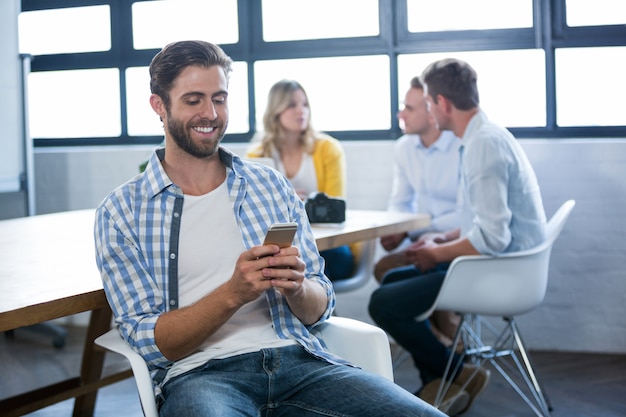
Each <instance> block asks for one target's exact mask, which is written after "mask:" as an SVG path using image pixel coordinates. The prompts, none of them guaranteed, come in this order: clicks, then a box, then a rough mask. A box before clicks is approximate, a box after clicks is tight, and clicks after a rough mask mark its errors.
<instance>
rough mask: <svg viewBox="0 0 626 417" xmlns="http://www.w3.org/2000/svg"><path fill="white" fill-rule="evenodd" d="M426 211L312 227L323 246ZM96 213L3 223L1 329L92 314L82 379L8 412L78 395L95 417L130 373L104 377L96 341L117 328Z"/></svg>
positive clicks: (78, 412) (407, 226) (369, 234)
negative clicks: (99, 399) (105, 391)
mask: <svg viewBox="0 0 626 417" xmlns="http://www.w3.org/2000/svg"><path fill="white" fill-rule="evenodd" d="M429 221H430V219H429V217H428V216H426V215H414V214H406V213H388V212H385V211H367V210H348V212H347V214H346V222H345V223H342V224H325V225H321V224H317V225H314V227H313V232H314V234H315V237H316V242H317V245H318V248H319V249H320V250H326V249H330V248H333V247H337V246H341V245H346V244H350V243H354V242H359V241H363V240H369V239H375V238H378V237H380V236H384V235H387V234H392V233H399V232H405V231H408V230H412V229H416V228H419V227H424V226H427V225H428V223H429ZM93 223H94V210H92V209H89V210H77V211H69V212H63V213H54V214H45V215H38V216H32V217H25V218H19V219H12V220H3V221H0V265H2V267H0V331H6V330H12V329H16V328H18V327H24V326H29V325H32V324H37V323H42V322H45V321H48V320H52V319H56V318H59V317H65V316H69V315H73V314H76V313H81V312H84V311H91V317H90V322H89V328H88V331H87V337H86V340H85V346H84V350H83V358H82V364H81V370H80V375H79V376H78V377H75V378H72V379H69V380H67V381H63V382H60V383H57V384H53V385H50V386H47V387H44V388H41V389H37V390H34V391H30V392H28V393H24V394H21V395H19V396H15V397H11V398H7V399H2V400H0V410H2V413H3V415H22V414H25V413H29V412H32V411H35V410H38V409H40V408H43V407H46V406H48V405H51V404H54V403H57V402H60V401H64V400H67V399H70V398H74V397H76V402H75V405H74V414H73V415H74V416H75V417H78V416H91V415H92V414H93V409H94V405H95V399H96V395H97V390H98V389H99V388H101V387H103V386H105V385H109V384H112V383H114V382H118V381H120V380H122V379H125V378H127V377H129V376H131V373H130V370H128V371H124V372H121V373H117V374H114V375H110V376H107V377H105V378H101V372H102V365H103V362H104V352H102V351H101V350H99V349H97V348H96V347H95V346H94V344H93V340H94V339H95V338H96V337H98V336H99V335H101V334H103V333H104V332H106V331H108V330H109V329H110V326H111V310H110V308H109V305H108V303H107V301H106V297H105V295H104V290H103V288H102V281H101V279H100V274H99V272H98V269H97V267H96V263H95V253H94V238H93Z"/></svg>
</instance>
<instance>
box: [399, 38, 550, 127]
mask: <svg viewBox="0 0 626 417" xmlns="http://www.w3.org/2000/svg"><path fill="white" fill-rule="evenodd" d="M448 57H453V58H458V59H462V60H464V61H467V62H468V63H469V64H470V65H471V66H472V67H473V68H474V69H475V70H476V72H477V73H478V91H479V94H480V107H481V108H482V109H483V110H484V111H485V112H486V113H487V115H488V116H489V117H490V118H491V119H492V120H493V121H495V122H496V123H499V124H502V125H504V126H507V127H541V126H545V125H546V99H545V95H546V80H545V60H544V54H543V51H542V50H540V49H530V50H511V51H475V52H456V53H453V54H452V53H436V54H412V55H400V56H399V57H398V87H399V89H400V91H399V96H398V97H400V99H401V100H402V99H403V98H404V95H405V93H406V90H407V89H408V88H409V81H410V80H411V78H412V77H414V76H416V75H421V74H422V71H423V70H424V68H426V66H427V65H428V64H430V63H431V62H434V61H436V60H439V59H442V58H448Z"/></svg>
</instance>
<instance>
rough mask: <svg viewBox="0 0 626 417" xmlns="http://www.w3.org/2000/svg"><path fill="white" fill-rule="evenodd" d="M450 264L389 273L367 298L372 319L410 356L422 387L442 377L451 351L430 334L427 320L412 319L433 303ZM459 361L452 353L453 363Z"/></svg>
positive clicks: (403, 268)
mask: <svg viewBox="0 0 626 417" xmlns="http://www.w3.org/2000/svg"><path fill="white" fill-rule="evenodd" d="M448 266H449V264H447V263H446V264H441V265H438V266H437V268H435V269H432V270H430V271H428V272H427V273H422V272H420V270H419V269H417V268H415V267H414V266H406V267H400V268H395V269H392V270H390V271H389V272H388V273H387V274H385V276H384V277H383V281H382V284H381V286H380V287H379V288H377V289H376V290H375V291H374V292H373V293H372V297H371V298H370V303H369V307H368V308H369V313H370V316H371V317H372V319H374V321H375V322H376V324H378V325H379V326H380V327H381V328H382V329H384V330H385V331H386V332H387V333H388V334H389V335H391V337H393V338H394V340H395V341H396V342H397V343H398V344H400V346H402V347H403V348H404V349H406V350H407V351H408V352H409V353H410V354H411V356H412V358H413V362H414V363H415V366H416V367H417V368H418V369H419V371H420V377H421V379H422V383H423V384H424V385H426V384H428V383H429V382H430V381H432V380H434V379H436V378H441V377H442V376H443V373H444V371H445V369H446V363H447V361H448V357H449V355H450V349H449V348H447V347H446V346H444V345H443V344H442V343H441V342H440V341H439V340H438V339H437V337H436V336H435V335H434V334H433V332H432V331H431V328H430V323H429V321H428V320H424V321H416V320H415V317H417V316H419V315H420V314H422V313H423V312H425V311H426V310H428V309H429V308H430V307H431V306H432V304H433V303H434V302H435V298H436V297H437V294H438V293H439V290H440V289H441V284H442V283H443V279H444V278H445V276H446V270H447V268H448ZM458 360H459V357H458V355H456V354H455V363H454V364H453V366H454V365H455V364H456V361H458Z"/></svg>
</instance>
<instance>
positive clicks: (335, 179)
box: [246, 135, 346, 198]
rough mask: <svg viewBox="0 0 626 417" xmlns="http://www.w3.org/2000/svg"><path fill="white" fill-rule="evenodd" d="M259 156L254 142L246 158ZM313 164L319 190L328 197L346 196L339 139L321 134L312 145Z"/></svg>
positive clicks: (258, 148) (257, 145)
mask: <svg viewBox="0 0 626 417" xmlns="http://www.w3.org/2000/svg"><path fill="white" fill-rule="evenodd" d="M260 156H261V145H260V143H256V144H255V145H254V146H253V147H252V148H251V149H249V150H248V152H247V153H246V158H255V157H256V158H258V157H260ZM312 157H313V165H314V166H315V175H316V176H317V188H318V190H317V191H319V192H321V193H325V194H326V195H328V196H329V197H342V198H345V197H346V157H345V154H344V152H343V147H342V146H341V143H339V141H338V140H337V139H335V138H333V137H331V136H328V135H323V136H320V137H319V138H316V139H315V143H314V145H313V155H312Z"/></svg>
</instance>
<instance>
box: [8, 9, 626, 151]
mask: <svg viewBox="0 0 626 417" xmlns="http://www.w3.org/2000/svg"><path fill="white" fill-rule="evenodd" d="M625 5H626V2H624V1H621V0H594V1H593V2H590V1H588V0H506V1H502V0H438V1H426V0H395V1H389V0H298V1H293V0H160V1H154V0H136V1H132V0H63V1H62V2H51V1H49V0H22V13H21V14H20V16H19V45H20V52H21V53H23V54H25V56H27V57H30V68H31V73H30V75H29V79H28V87H29V94H28V103H29V121H30V132H31V134H32V136H33V137H34V139H35V146H59V145H64V146H65V145H95V144H98V145H107V144H139V143H159V142H160V141H161V140H162V134H163V132H162V126H161V123H160V121H159V119H158V117H157V116H156V115H155V114H154V113H153V112H152V109H151V108H150V105H149V101H148V97H149V87H148V72H147V66H148V64H149V63H150V60H151V58H152V57H153V56H154V54H155V53H156V52H158V50H159V49H160V48H161V47H162V46H164V45H165V44H167V43H169V42H171V41H175V40H180V39H206V40H209V41H211V42H214V43H217V44H220V45H221V46H222V47H223V48H224V50H225V51H226V52H227V53H228V54H229V55H230V56H231V57H232V58H233V60H234V61H235V63H234V71H233V74H232V77H231V80H230V84H229V90H230V94H229V106H230V118H231V119H230V124H229V130H228V134H227V136H226V141H247V140H249V139H250V138H251V137H252V136H253V135H254V134H255V133H256V132H257V131H258V130H260V129H262V123H261V120H262V114H263V111H264V108H265V105H266V99H267V93H268V90H269V88H270V86H271V85H272V84H273V83H274V82H276V81H278V80H280V79H283V78H292V79H296V80H298V81H299V82H300V83H302V84H303V86H304V87H305V89H306V90H307V93H308V95H309V98H310V100H311V110H312V115H313V123H314V125H315V127H316V128H317V129H319V130H323V131H326V132H329V133H331V134H332V135H334V136H335V137H337V138H339V139H342V140H350V139H363V140H367V139H393V138H396V137H398V136H399V135H400V134H401V130H400V127H399V124H398V121H397V119H396V117H395V115H396V113H397V111H398V108H399V106H400V103H401V100H402V98H403V97H404V94H405V92H406V89H407V88H408V87H409V80H410V79H411V77H413V76H415V75H419V74H420V73H421V71H422V70H423V69H424V67H425V66H426V65H428V64H429V63H430V62H432V61H433V60H435V59H439V58H441V57H447V56H455V57H458V58H461V59H464V60H467V61H468V62H469V63H470V64H472V66H474V67H475V69H476V70H477V72H478V78H479V88H480V97H481V106H482V108H483V109H484V110H485V111H486V112H487V113H488V114H489V116H490V117H491V118H492V119H494V120H497V121H498V122H500V123H502V124H504V125H505V126H507V127H508V128H510V129H511V130H512V131H513V133H514V134H515V135H516V136H517V137H519V138H530V137H538V138H558V137H626V113H625V112H624V111H623V106H622V105H621V102H622V97H624V95H625V94H626V78H625V77H623V75H622V74H621V73H622V72H623V62H624V61H625V60H626V6H625ZM199 22H202V23H199Z"/></svg>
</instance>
